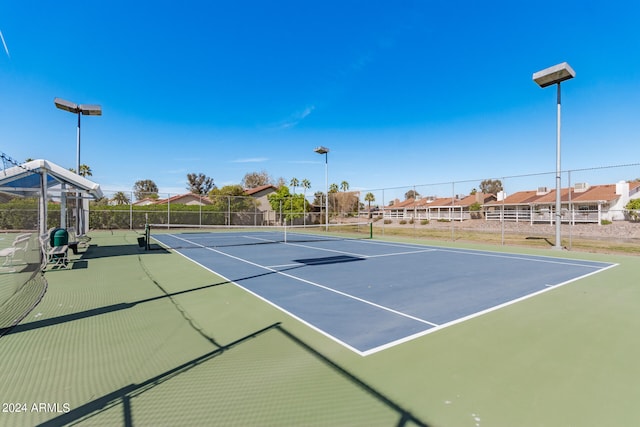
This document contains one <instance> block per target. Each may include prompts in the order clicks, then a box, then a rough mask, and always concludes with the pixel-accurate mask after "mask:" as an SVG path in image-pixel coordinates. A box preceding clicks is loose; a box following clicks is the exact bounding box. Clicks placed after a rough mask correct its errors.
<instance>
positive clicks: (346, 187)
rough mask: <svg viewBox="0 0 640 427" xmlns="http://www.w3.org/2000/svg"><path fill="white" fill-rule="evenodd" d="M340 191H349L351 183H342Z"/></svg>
mask: <svg viewBox="0 0 640 427" xmlns="http://www.w3.org/2000/svg"><path fill="white" fill-rule="evenodd" d="M340 189H341V190H342V191H347V190H348V189H349V183H348V182H347V181H342V182H341V183H340Z"/></svg>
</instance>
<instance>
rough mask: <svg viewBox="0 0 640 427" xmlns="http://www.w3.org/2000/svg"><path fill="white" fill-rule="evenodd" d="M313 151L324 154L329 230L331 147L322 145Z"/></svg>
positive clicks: (325, 217)
mask: <svg viewBox="0 0 640 427" xmlns="http://www.w3.org/2000/svg"><path fill="white" fill-rule="evenodd" d="M313 151H315V152H316V153H318V154H324V183H325V190H326V191H327V193H326V197H325V208H324V224H325V225H324V228H325V230H326V231H329V149H328V148H327V147H323V146H322V145H320V146H318V147H316V148H315V149H314V150H313Z"/></svg>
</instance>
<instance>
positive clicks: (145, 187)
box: [133, 179, 158, 200]
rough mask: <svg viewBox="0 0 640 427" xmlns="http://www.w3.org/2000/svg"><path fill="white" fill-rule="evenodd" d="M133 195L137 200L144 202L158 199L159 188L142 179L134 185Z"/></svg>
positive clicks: (150, 181)
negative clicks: (148, 199) (144, 200)
mask: <svg viewBox="0 0 640 427" xmlns="http://www.w3.org/2000/svg"><path fill="white" fill-rule="evenodd" d="M133 194H134V196H135V197H136V200H142V199H144V198H150V199H157V198H158V186H157V185H156V183H155V182H153V181H152V180H150V179H142V180H140V181H136V183H135V184H134V185H133Z"/></svg>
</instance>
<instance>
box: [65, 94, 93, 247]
mask: <svg viewBox="0 0 640 427" xmlns="http://www.w3.org/2000/svg"><path fill="white" fill-rule="evenodd" d="M53 103H54V104H55V105H56V107H57V108H59V109H61V110H64V111H68V112H70V113H73V114H77V115H78V130H77V133H76V143H77V150H76V173H77V174H78V175H80V116H81V115H83V116H101V115H102V107H101V106H100V105H92V104H76V103H74V102H71V101H67V100H65V99H62V98H54V99H53ZM76 208H77V218H76V233H77V234H78V235H81V234H83V231H84V230H83V229H82V228H81V226H80V224H81V219H80V215H81V212H82V210H81V206H80V199H78V200H77V201H76ZM62 225H64V224H62Z"/></svg>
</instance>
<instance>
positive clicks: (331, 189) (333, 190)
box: [329, 184, 338, 193]
mask: <svg viewBox="0 0 640 427" xmlns="http://www.w3.org/2000/svg"><path fill="white" fill-rule="evenodd" d="M337 192H338V184H331V185H330V186H329V193H337Z"/></svg>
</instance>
